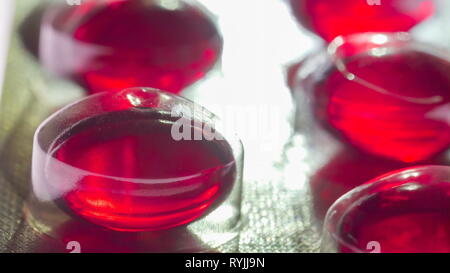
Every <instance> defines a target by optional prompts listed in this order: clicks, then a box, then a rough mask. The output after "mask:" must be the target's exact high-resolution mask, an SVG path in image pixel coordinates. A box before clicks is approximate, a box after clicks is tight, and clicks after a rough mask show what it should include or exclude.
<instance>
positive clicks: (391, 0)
mask: <svg viewBox="0 0 450 273" xmlns="http://www.w3.org/2000/svg"><path fill="white" fill-rule="evenodd" d="M289 1H290V4H291V7H292V12H293V13H294V16H295V17H296V18H297V20H298V21H299V22H300V23H301V25H302V26H303V27H305V28H307V29H308V30H310V31H312V32H314V33H316V34H317V35H319V36H320V37H322V38H323V39H325V40H327V41H331V40H333V39H334V38H336V37H337V36H339V35H348V34H353V33H362V32H396V31H408V30H409V29H411V28H412V27H414V26H415V25H417V24H419V23H420V22H422V21H423V20H425V19H427V18H428V17H430V16H431V15H433V14H434V12H435V10H436V1H435V0H346V1H336V0H289Z"/></svg>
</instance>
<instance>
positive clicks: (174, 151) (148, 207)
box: [46, 109, 236, 231]
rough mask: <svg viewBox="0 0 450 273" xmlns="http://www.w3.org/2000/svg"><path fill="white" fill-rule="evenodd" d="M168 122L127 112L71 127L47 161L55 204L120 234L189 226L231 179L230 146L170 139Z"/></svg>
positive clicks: (161, 116) (164, 116)
mask: <svg viewBox="0 0 450 273" xmlns="http://www.w3.org/2000/svg"><path fill="white" fill-rule="evenodd" d="M174 122H176V119H174V118H172V117H171V116H170V113H164V112H157V111H155V110H151V109H150V110H149V109H132V110H123V111H117V112H110V113H107V114H104V115H100V116H96V117H93V118H88V119H85V120H83V121H81V122H79V123H78V124H76V125H75V126H74V127H72V128H71V129H70V130H69V131H67V132H65V133H64V134H63V135H62V136H60V137H59V138H58V139H57V140H56V142H55V143H54V144H53V146H52V147H53V148H52V151H53V152H52V156H53V157H52V159H51V160H50V161H49V162H48V163H47V170H46V172H47V174H48V176H49V177H48V178H47V179H48V182H47V184H48V186H49V187H52V192H60V193H61V194H60V195H61V196H62V197H61V198H60V200H59V201H57V203H59V204H60V205H61V206H62V207H63V208H66V210H67V209H69V211H71V212H73V213H75V214H76V215H79V216H81V217H82V218H84V219H87V220H88V221H90V222H93V223H95V224H98V225H101V226H105V227H108V228H111V229H115V230H124V231H145V230H158V229H166V228H171V227H175V226H179V225H183V224H187V223H189V222H192V221H194V220H196V219H198V218H199V217H201V216H203V215H205V214H206V213H208V212H209V211H211V210H212V209H214V208H215V207H217V206H218V205H219V204H220V203H221V202H222V201H223V200H224V199H225V198H226V197H227V196H228V194H229V193H230V191H231V189H232V187H233V185H234V181H235V179H236V166H235V161H234V157H233V155H232V150H231V147H230V146H229V144H228V142H226V141H225V140H212V141H208V140H206V139H204V140H181V141H176V140H174V139H173V138H172V135H171V128H172V125H173V124H174ZM191 130H192V134H194V133H195V130H201V128H199V127H195V126H194V125H193V126H192V128H191ZM61 162H63V163H61Z"/></svg>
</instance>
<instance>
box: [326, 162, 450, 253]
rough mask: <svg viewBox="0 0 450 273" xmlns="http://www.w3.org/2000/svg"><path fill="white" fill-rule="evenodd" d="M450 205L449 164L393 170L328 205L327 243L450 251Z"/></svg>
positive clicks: (343, 248) (355, 248) (344, 247)
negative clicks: (330, 205) (329, 206)
mask: <svg viewBox="0 0 450 273" xmlns="http://www.w3.org/2000/svg"><path fill="white" fill-rule="evenodd" d="M449 210H450V167H447V166H425V167H417V168H411V169H407V170H401V171H397V172H393V173H390V174H387V175H385V176H382V177H379V178H377V179H374V180H373V181H371V182H370V183H367V184H365V185H364V186H361V187H358V188H356V189H354V190H352V191H351V192H349V193H347V194H345V195H344V196H343V197H341V198H340V199H339V200H338V201H337V202H336V203H335V204H334V205H333V206H332V207H331V208H330V210H329V212H328V214H327V219H326V222H325V230H326V236H325V238H326V239H325V241H324V242H325V243H324V247H331V245H334V247H335V248H334V250H335V251H338V252H372V251H376V252H382V253H424V252H426V253H428V252H445V253H448V252H450V214H449V213H448V212H449ZM330 235H331V236H330ZM328 250H330V249H328Z"/></svg>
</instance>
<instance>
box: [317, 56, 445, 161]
mask: <svg viewBox="0 0 450 273" xmlns="http://www.w3.org/2000/svg"><path fill="white" fill-rule="evenodd" d="M383 50H386V52H385V53H383ZM372 53H373V54H372ZM376 53H381V54H376ZM342 62H343V65H344V66H345V69H344V70H342V69H341V70H338V69H337V68H336V66H330V69H328V71H327V72H326V73H325V76H324V77H323V78H322V79H321V80H320V81H319V82H318V83H316V85H315V86H314V95H313V96H314V104H315V105H314V106H315V107H314V109H315V115H316V117H317V118H318V119H319V120H320V121H321V122H322V123H323V124H324V125H325V127H327V128H329V129H330V130H331V131H333V132H334V133H336V134H337V135H338V136H340V137H342V138H343V139H345V140H346V141H348V142H349V143H351V144H353V145H354V146H356V147H359V148H361V149H362V150H364V151H367V152H370V153H372V154H375V155H381V156H384V157H387V158H392V159H396V160H400V161H404V162H414V161H419V160H424V159H427V158H429V157H431V156H432V155H434V154H436V153H438V152H440V151H443V150H445V149H446V148H448V146H449V145H450V120H449V117H450V73H449V72H450V63H449V62H448V61H447V60H445V59H441V58H439V57H436V56H434V55H430V54H428V53H424V52H419V51H415V50H411V49H404V50H402V51H400V52H397V51H395V50H392V49H390V48H376V49H374V50H373V51H370V52H369V53H364V54H357V55H354V56H352V57H348V58H346V59H343V60H342Z"/></svg>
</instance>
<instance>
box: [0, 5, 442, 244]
mask: <svg viewBox="0 0 450 273" xmlns="http://www.w3.org/2000/svg"><path fill="white" fill-rule="evenodd" d="M202 3H203V4H204V5H205V6H207V7H208V8H210V10H211V11H212V12H213V13H214V14H215V15H217V22H218V25H219V26H220V29H221V31H222V34H223V36H224V40H225V49H224V55H223V58H222V62H221V64H220V68H218V69H216V70H215V71H213V72H212V73H210V74H209V76H208V77H207V79H205V80H203V81H201V82H199V83H197V84H195V85H194V86H192V87H190V88H188V89H187V90H185V91H184V92H183V93H182V95H184V96H186V97H188V98H190V99H192V100H194V101H196V102H198V103H200V104H202V105H204V106H205V107H207V108H209V109H210V110H211V111H212V112H216V111H217V113H218V114H219V115H220V111H221V108H223V107H224V106H233V107H238V108H239V107H240V108H239V109H241V108H245V109H247V110H249V111H259V112H260V113H266V114H268V115H267V116H265V115H259V116H256V119H257V120H258V122H260V123H261V124H264V123H265V122H269V120H270V119H272V118H273V121H272V122H273V123H270V125H269V127H270V128H269V130H267V129H261V130H259V131H258V133H257V134H256V136H255V135H252V134H251V133H248V134H245V132H244V134H243V135H241V137H242V139H243V142H244V147H245V155H246V159H245V164H244V165H245V167H244V182H243V200H242V229H241V232H240V236H239V237H238V238H237V239H236V240H235V241H233V242H230V243H228V244H226V245H224V246H221V247H219V248H218V249H214V250H212V251H219V252H318V251H319V245H320V225H319V224H318V223H316V221H315V220H314V216H313V214H312V210H311V196H310V194H309V187H308V182H309V176H310V175H311V173H312V172H313V171H314V169H315V168H316V167H317V166H316V165H317V164H315V162H314V161H313V158H314V156H311V151H310V150H309V148H308V147H307V146H306V144H305V140H304V137H303V135H302V134H301V133H298V132H297V133H295V132H294V130H293V124H294V119H295V117H294V114H293V113H294V112H295V105H293V103H292V99H291V94H290V90H289V88H288V87H287V84H286V81H287V80H286V77H287V73H286V70H287V67H288V65H289V64H292V63H295V62H296V61H297V60H299V59H300V58H301V57H303V56H305V55H306V54H308V53H309V52H311V51H313V50H317V49H318V48H319V47H321V42H320V41H319V40H318V39H317V38H314V37H313V36H312V35H310V34H307V33H304V32H302V31H301V30H300V29H299V27H298V25H297V24H296V22H295V21H294V19H293V17H292V16H291V15H290V12H289V9H288V7H287V6H286V4H285V3H284V1H281V0H262V1H261V0H245V1H242V0H227V1H217V0H204V1H202ZM42 5H44V3H43V1H41V0H17V1H16V15H15V21H14V30H13V37H12V40H11V44H10V51H9V56H8V64H7V69H6V75H5V84H4V86H3V97H2V100H1V106H0V252H35V251H37V252H40V251H43V252H67V250H66V249H65V248H64V247H61V245H58V244H54V242H52V241H51V240H49V239H48V238H47V237H46V236H45V235H43V234H39V233H37V232H36V231H34V230H33V228H31V226H30V225H29V224H28V222H27V221H26V220H25V218H24V213H23V207H24V201H25V200H26V198H27V196H28V192H29V190H30V185H31V183H30V167H31V166H30V162H31V149H32V138H33V133H34V130H35V129H36V127H37V126H38V125H39V123H40V122H41V121H42V120H44V119H45V118H46V117H47V116H48V115H49V114H50V113H52V112H54V111H55V110H56V109H58V108H59V107H61V106H63V105H65V104H67V103H69V102H71V101H74V100H75V99H77V98H79V97H81V96H82V95H83V91H82V90H81V89H80V88H79V87H78V86H75V85H73V84H71V83H68V82H65V81H62V80H56V79H54V78H51V76H49V75H47V74H45V72H43V70H42V68H41V67H40V66H39V64H38V62H37V60H36V57H35V53H36V52H35V51H36V48H37V45H36V40H37V37H38V31H39V24H38V20H36V18H37V17H38V15H39V11H40V8H39V7H41V6H42ZM433 23H436V22H426V23H425V24H424V26H421V27H420V28H421V29H420V30H419V31H418V33H419V34H418V35H422V37H424V39H428V40H432V41H433V42H436V43H440V44H441V45H449V44H450V42H449V39H450V36H448V35H447V36H445V35H440V34H439V33H432V31H430V30H431V29H433V30H435V31H443V33H445V31H444V30H445V27H440V28H436V27H430V26H429V25H430V24H433ZM439 23H440V24H445V22H439ZM446 26H450V24H448V25H446ZM436 29H437V30H436ZM447 29H448V27H447ZM436 37H438V38H439V39H436ZM33 52H34V54H33ZM231 109H235V108H231ZM297 113H301V109H300V111H297ZM240 115H241V118H242V119H243V120H244V119H246V118H248V116H249V114H248V112H247V113H245V112H243V113H240ZM250 116H251V115H250ZM254 121H255V122H256V120H254ZM250 124H251V123H250ZM243 127H244V129H243V131H245V129H246V127H247V126H243ZM261 127H264V126H261ZM300 127H301V124H300Z"/></svg>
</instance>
